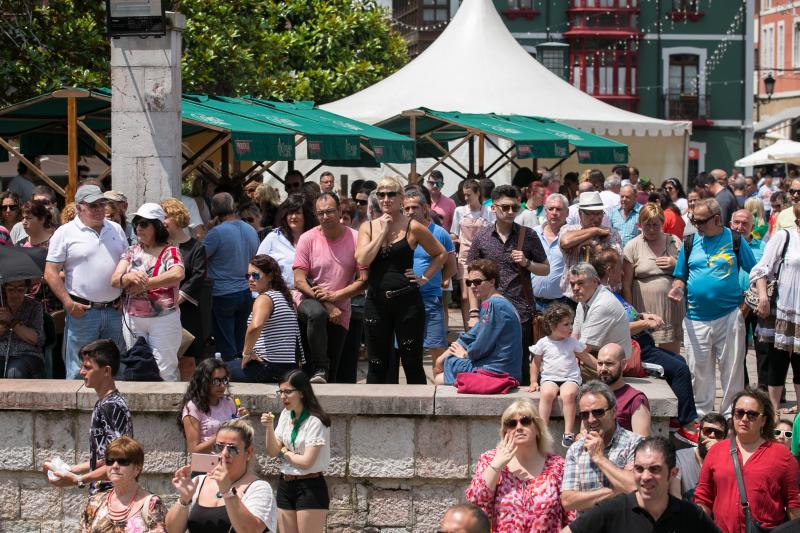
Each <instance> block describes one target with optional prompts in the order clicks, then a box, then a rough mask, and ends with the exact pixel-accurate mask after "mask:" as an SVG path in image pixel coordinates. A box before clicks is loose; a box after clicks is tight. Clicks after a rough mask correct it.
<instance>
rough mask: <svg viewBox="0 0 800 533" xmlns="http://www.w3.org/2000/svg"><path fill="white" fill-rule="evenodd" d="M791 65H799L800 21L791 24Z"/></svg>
mask: <svg viewBox="0 0 800 533" xmlns="http://www.w3.org/2000/svg"><path fill="white" fill-rule="evenodd" d="M792 66H793V67H795V68H797V67H800V21H797V22H795V23H794V24H793V25H792Z"/></svg>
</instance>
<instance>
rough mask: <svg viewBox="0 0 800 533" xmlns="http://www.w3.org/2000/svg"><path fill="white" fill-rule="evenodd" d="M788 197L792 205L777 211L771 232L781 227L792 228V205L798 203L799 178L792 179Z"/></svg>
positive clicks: (799, 201)
mask: <svg viewBox="0 0 800 533" xmlns="http://www.w3.org/2000/svg"><path fill="white" fill-rule="evenodd" d="M789 198H790V199H791V200H792V205H790V206H788V207H786V208H785V209H784V210H783V211H781V212H780V213H778V216H777V217H776V218H775V229H774V230H773V233H774V232H776V231H780V230H782V229H789V230H790V229H792V228H794V221H795V216H794V211H793V210H792V207H793V206H795V205H797V204H800V179H794V180H792V184H791V185H790V186H789Z"/></svg>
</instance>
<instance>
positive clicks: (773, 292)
mask: <svg viewBox="0 0 800 533" xmlns="http://www.w3.org/2000/svg"><path fill="white" fill-rule="evenodd" d="M783 232H784V233H786V241H784V243H783V250H782V251H781V255H780V259H779V260H778V264H777V265H776V269H775V276H773V278H772V280H771V281H768V282H767V297H769V302H770V307H774V303H775V301H776V300H777V299H778V279H779V278H780V275H781V268H782V267H783V262H784V260H785V259H786V250H788V249H789V241H790V240H791V235H790V234H789V230H783ZM744 303H745V304H747V307H749V308H750V309H752V310H754V311H755V310H756V309H757V308H758V289H756V288H755V286H754V285H750V287H748V288H747V290H746V291H745V292H744Z"/></svg>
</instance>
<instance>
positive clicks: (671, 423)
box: [669, 418, 681, 433]
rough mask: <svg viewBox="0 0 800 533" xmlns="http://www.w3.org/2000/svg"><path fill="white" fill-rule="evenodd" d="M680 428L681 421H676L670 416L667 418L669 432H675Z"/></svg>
mask: <svg viewBox="0 0 800 533" xmlns="http://www.w3.org/2000/svg"><path fill="white" fill-rule="evenodd" d="M680 429H681V423H680V422H678V419H677V418H670V419H669V432H670V433H675V432H676V431H678V430H680Z"/></svg>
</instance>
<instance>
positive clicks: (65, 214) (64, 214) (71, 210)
mask: <svg viewBox="0 0 800 533" xmlns="http://www.w3.org/2000/svg"><path fill="white" fill-rule="evenodd" d="M77 214H78V212H77V210H76V209H75V202H70V203H68V204H67V205H65V206H64V209H62V210H61V224H66V223H67V222H70V221H72V219H73V218H75V216H76V215H77Z"/></svg>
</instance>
